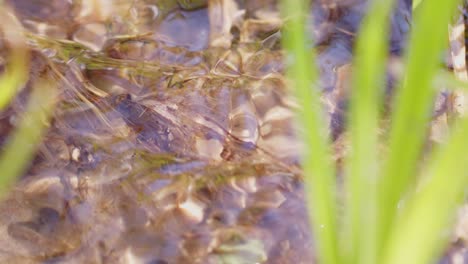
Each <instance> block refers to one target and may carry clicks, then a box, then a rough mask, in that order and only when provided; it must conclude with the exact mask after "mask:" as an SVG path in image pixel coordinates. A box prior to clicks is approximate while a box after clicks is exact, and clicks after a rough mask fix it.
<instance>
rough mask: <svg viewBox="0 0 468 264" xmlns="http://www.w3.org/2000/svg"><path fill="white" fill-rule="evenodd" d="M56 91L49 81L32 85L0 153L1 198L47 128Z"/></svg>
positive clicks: (21, 169)
mask: <svg viewBox="0 0 468 264" xmlns="http://www.w3.org/2000/svg"><path fill="white" fill-rule="evenodd" d="M55 93H56V90H55V88H54V85H53V84H52V82H51V81H50V80H40V81H39V83H38V84H37V85H36V87H34V89H33V91H32V93H31V95H30V98H29V101H28V104H27V108H26V111H25V112H24V113H23V115H22V117H21V119H20V122H19V124H18V126H17V128H16V129H15V130H14V131H13V132H12V134H11V138H9V139H8V142H7V144H6V146H5V147H4V149H3V151H2V153H1V155H0V171H1V172H2V174H1V177H0V197H4V196H5V195H6V194H7V192H8V190H10V187H11V185H12V184H13V182H14V181H15V179H16V177H18V175H21V174H22V173H24V171H25V170H26V169H27V168H28V164H29V162H30V161H31V159H32V158H33V155H34V153H35V151H36V149H37V146H38V144H39V143H40V139H41V138H42V135H43V133H44V132H45V129H46V128H47V124H48V120H49V118H50V115H51V112H52V109H53V107H54V103H55Z"/></svg>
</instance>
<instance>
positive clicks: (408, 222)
mask: <svg viewBox="0 0 468 264" xmlns="http://www.w3.org/2000/svg"><path fill="white" fill-rule="evenodd" d="M466 135H468V119H467V118H465V119H463V120H461V121H460V123H459V124H458V127H456V128H455V131H454V133H453V134H452V136H451V138H450V139H449V141H448V143H447V144H446V145H444V146H443V147H441V149H439V150H437V151H435V153H433V155H432V157H431V159H430V162H429V164H430V165H429V166H428V167H427V168H426V169H425V170H424V172H425V173H424V174H423V175H424V176H426V177H425V178H423V179H422V183H421V186H418V188H417V190H416V193H415V194H414V195H413V196H411V197H410V199H408V204H407V205H406V206H405V207H404V208H403V211H402V213H401V217H399V218H398V219H397V221H396V222H395V225H394V226H393V229H392V232H391V235H390V238H389V243H388V245H387V247H386V251H385V254H384V258H383V262H382V263H384V264H393V263H411V264H425V263H435V262H434V261H435V260H434V258H435V257H437V256H438V254H439V253H440V252H441V251H442V247H443V246H444V245H445V243H444V242H446V241H447V237H443V236H442V235H441V234H442V233H443V232H444V230H446V229H447V228H448V227H449V226H450V225H449V224H450V223H451V219H452V216H453V214H454V212H455V208H456V205H457V204H458V203H459V202H460V201H461V200H462V197H463V194H464V191H465V188H466V184H467V183H468V177H467V176H468V174H467V171H468V155H466V149H468V142H467V141H466Z"/></svg>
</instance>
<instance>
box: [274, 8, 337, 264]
mask: <svg viewBox="0 0 468 264" xmlns="http://www.w3.org/2000/svg"><path fill="white" fill-rule="evenodd" d="M281 4H282V8H281V10H282V11H283V12H284V16H285V18H286V19H287V20H286V25H285V26H284V29H285V32H284V36H283V38H282V39H283V45H284V47H285V48H286V50H287V52H288V54H287V61H286V62H287V63H288V66H289V67H288V72H287V74H288V77H289V80H290V81H291V83H292V84H293V85H294V87H295V91H296V95H297V98H298V100H299V103H300V104H301V106H302V109H301V111H300V113H299V120H300V122H301V124H302V128H303V129H304V135H302V136H303V139H304V142H305V147H306V149H305V153H304V155H303V168H304V175H305V183H306V188H305V189H306V200H307V206H308V211H309V216H310V219H311V225H312V229H313V234H314V237H315V240H316V245H317V247H316V252H317V254H318V258H319V263H324V264H325V263H326V264H335V263H338V262H337V261H338V253H337V230H336V229H337V227H336V181H335V171H334V167H333V165H332V161H331V156H330V153H329V151H330V148H329V140H328V137H327V132H326V125H325V122H324V120H323V114H324V113H323V111H322V109H321V104H320V101H319V98H320V90H319V87H317V83H318V76H317V68H316V65H315V56H314V53H313V50H312V43H311V41H310V39H309V38H308V37H306V36H305V32H306V31H305V16H306V14H307V13H308V11H309V5H308V4H309V3H308V2H307V1H301V0H283V1H282V2H281Z"/></svg>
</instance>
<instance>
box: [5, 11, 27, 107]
mask: <svg viewBox="0 0 468 264" xmlns="http://www.w3.org/2000/svg"><path fill="white" fill-rule="evenodd" d="M0 22H1V23H0V25H1V26H0V27H1V29H2V32H3V34H4V36H3V37H4V38H5V40H6V41H7V42H8V44H9V45H10V46H9V48H10V56H9V60H8V64H7V67H6V70H5V72H4V73H3V74H2V76H1V77H0V109H3V108H4V107H5V106H6V105H7V104H8V103H9V102H10V100H11V98H13V96H14V95H15V94H16V91H17V90H18V89H19V88H21V86H22V85H24V83H25V82H26V80H27V78H28V77H27V74H28V63H29V59H28V57H29V53H28V49H27V46H26V41H25V39H24V37H23V35H22V32H23V31H22V28H21V26H20V23H19V22H18V21H17V19H16V18H15V17H14V16H13V12H12V11H11V10H9V9H7V8H5V7H2V6H0Z"/></svg>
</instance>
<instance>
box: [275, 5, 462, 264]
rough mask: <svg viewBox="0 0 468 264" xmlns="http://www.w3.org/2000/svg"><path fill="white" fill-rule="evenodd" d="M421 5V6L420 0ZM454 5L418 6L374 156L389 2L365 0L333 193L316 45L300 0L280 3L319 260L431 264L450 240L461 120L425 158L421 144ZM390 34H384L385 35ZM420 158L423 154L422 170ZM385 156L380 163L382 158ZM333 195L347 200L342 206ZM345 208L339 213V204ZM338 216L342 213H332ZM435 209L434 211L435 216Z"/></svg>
mask: <svg viewBox="0 0 468 264" xmlns="http://www.w3.org/2000/svg"><path fill="white" fill-rule="evenodd" d="M419 2H420V3H419ZM458 3H459V1H455V0H452V1H418V3H417V4H418V12H417V13H416V14H415V17H414V19H413V21H412V24H413V26H412V32H411V37H410V39H409V42H408V44H407V52H406V55H405V59H404V61H405V63H404V65H405V66H404V68H405V70H404V72H403V76H402V77H401V81H400V83H399V84H398V85H397V91H396V94H395V95H394V97H393V102H392V113H391V118H390V125H389V127H388V128H386V129H387V130H388V133H387V134H385V135H384V137H383V139H382V143H383V144H384V145H385V147H386V151H385V153H382V151H381V150H379V148H378V145H379V142H380V136H379V135H378V128H379V120H381V115H380V114H381V113H380V112H381V111H380V108H381V105H382V103H383V94H382V91H383V90H384V89H383V88H382V87H384V85H385V82H384V80H385V79H384V76H385V71H386V66H385V65H386V61H387V60H386V59H387V56H388V55H387V50H388V44H387V41H388V39H387V37H388V32H389V30H388V28H389V22H388V20H389V19H388V17H389V14H390V12H391V11H392V7H393V5H394V1H378V0H376V1H371V3H370V4H369V7H368V8H369V11H368V15H367V17H366V18H365V19H364V20H363V22H362V25H361V29H360V32H359V34H358V36H357V42H356V46H355V57H354V62H353V69H354V72H353V88H352V91H351V95H350V109H349V116H348V131H349V135H350V136H349V137H350V141H351V153H350V155H349V157H348V158H347V160H346V165H345V172H344V182H345V184H344V186H345V187H344V188H343V190H344V192H345V193H344V195H337V183H336V173H335V168H334V164H333V163H332V161H331V158H330V152H331V148H330V144H329V142H330V140H329V138H328V136H327V134H326V132H325V129H324V127H323V124H324V123H323V120H322V116H323V113H322V112H323V110H322V109H321V105H320V102H319V89H318V88H317V83H318V81H317V80H318V74H317V69H316V67H315V65H314V63H313V62H314V61H315V60H314V58H315V57H314V52H313V50H312V49H311V48H310V47H312V46H313V45H312V44H311V43H312V40H311V39H310V37H309V36H306V35H305V26H304V24H305V19H306V14H305V10H309V8H308V3H307V1H301V0H295V1H282V9H283V12H284V17H285V19H286V20H287V23H286V25H285V31H286V32H285V34H284V38H283V43H284V46H285V48H286V49H287V50H288V52H289V53H288V56H287V61H286V62H287V64H288V66H289V70H288V76H289V79H290V81H291V84H292V85H294V87H295V90H296V94H297V98H298V100H299V101H300V103H301V105H302V106H303V107H302V109H301V112H300V115H299V116H300V122H301V124H302V126H303V130H304V133H303V138H304V142H305V143H306V145H307V148H306V152H305V153H304V156H303V167H304V175H305V182H306V192H307V194H306V196H307V203H308V208H309V215H310V220H311V226H312V229H313V233H314V236H315V239H316V241H317V248H316V250H317V254H318V259H319V262H320V263H329V264H332V263H412V264H413V263H414V264H417V263H430V261H431V260H433V259H434V258H435V257H437V254H439V253H440V252H441V250H442V248H443V246H444V245H445V243H444V242H446V241H447V239H448V238H447V237H444V236H443V235H442V234H443V231H444V230H445V229H446V228H448V227H449V226H450V223H451V221H450V220H451V219H452V215H453V214H454V211H455V209H456V206H457V204H458V202H459V201H460V199H461V198H462V197H463V192H464V189H465V184H466V182H467V178H466V173H465V172H466V169H467V167H466V161H467V158H466V155H464V154H463V150H464V149H466V147H468V143H467V142H466V140H463V135H464V134H466V133H468V119H467V118H461V119H459V120H457V122H456V123H455V124H454V126H453V127H452V129H451V134H450V136H449V137H448V140H447V141H446V142H444V143H443V144H441V145H440V146H436V147H434V149H433V150H432V151H431V152H430V153H429V154H427V153H426V152H424V150H423V145H424V143H425V140H426V138H427V135H426V134H427V130H428V129H427V128H428V124H429V122H430V119H431V113H432V105H433V100H434V97H435V95H436V89H434V87H433V83H434V78H435V76H436V75H437V73H438V71H439V69H438V67H439V60H440V54H441V52H442V50H443V49H444V47H445V44H446V42H447V41H446V36H447V34H446V29H447V24H448V23H449V22H450V19H451V17H452V14H453V13H454V10H455V8H456V6H457V4H458ZM385 28H387V30H382V29H385ZM422 154H427V155H429V158H427V159H425V161H426V162H424V163H422V165H421V166H420V164H421V162H422V161H421V156H422ZM381 157H382V158H381ZM339 197H345V198H344V200H343V201H340V200H339ZM341 203H342V204H344V213H343V214H341V211H338V209H337V207H338V204H341ZM339 212H340V213H339ZM434 212H437V213H434Z"/></svg>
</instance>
